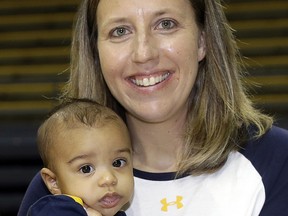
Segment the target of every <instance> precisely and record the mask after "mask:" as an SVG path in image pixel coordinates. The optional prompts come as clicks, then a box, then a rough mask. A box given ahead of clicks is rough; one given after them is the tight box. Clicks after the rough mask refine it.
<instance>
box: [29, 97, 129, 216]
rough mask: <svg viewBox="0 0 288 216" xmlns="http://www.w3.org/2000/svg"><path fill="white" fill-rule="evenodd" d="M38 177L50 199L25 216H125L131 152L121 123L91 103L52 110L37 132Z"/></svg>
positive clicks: (80, 102)
mask: <svg viewBox="0 0 288 216" xmlns="http://www.w3.org/2000/svg"><path fill="white" fill-rule="evenodd" d="M37 143H38V148H39V153H40V156H41V158H42V160H43V163H44V168H42V170H41V176H42V179H43V181H44V183H45V184H46V186H47V188H48V189H49V191H50V192H51V193H52V195H48V196H45V197H43V198H41V199H40V200H38V201H37V202H36V203H35V204H34V205H32V206H31V208H30V209H29V212H28V215H29V216H34V215H37V216H41V215H42V216H44V215H45V216H46V215H53V216H57V215H61V216H64V215H69V216H74V215H75V216H76V215H78V216H79V215H88V216H96V215H97V216H98V215H103V216H114V215H126V214H125V213H124V212H122V211H120V210H121V209H122V207H123V206H125V205H126V204H128V203H129V200H130V199H131V197H132V194H133V187H134V181H133V172H132V171H133V168H132V149H131V143H130V137H129V133H128V130H127V128H126V125H125V123H124V122H123V121H122V119H121V118H120V117H119V116H117V114H116V113H114V112H113V111H112V110H110V109H109V108H107V107H104V106H101V105H99V104H97V103H96V102H93V101H90V100H80V99H79V100H69V101H67V102H65V103H63V104H62V105H60V106H58V107H56V109H55V110H54V111H53V112H52V114H51V115H50V117H49V118H48V119H47V120H46V121H44V123H43V124H42V125H41V126H40V128H39V130H38V140H37Z"/></svg>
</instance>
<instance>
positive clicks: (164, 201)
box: [161, 196, 183, 212]
mask: <svg viewBox="0 0 288 216" xmlns="http://www.w3.org/2000/svg"><path fill="white" fill-rule="evenodd" d="M182 199H183V197H182V196H176V201H172V202H167V199H166V198H164V199H162V200H161V204H162V205H163V206H162V208H161V211H164V212H167V211H168V207H169V206H176V207H177V209H180V208H182V207H183V204H182V202H181V201H182Z"/></svg>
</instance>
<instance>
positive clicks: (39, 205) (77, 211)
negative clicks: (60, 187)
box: [27, 195, 87, 216]
mask: <svg viewBox="0 0 288 216" xmlns="http://www.w3.org/2000/svg"><path fill="white" fill-rule="evenodd" d="M27 216H87V213H86V211H85V210H84V208H83V206H82V205H80V204H79V203H77V202H75V201H74V200H73V199H72V198H71V197H69V196H65V195H47V196H44V197H42V198H41V199H39V200H38V201H37V202H36V203H34V204H33V205H32V206H31V207H30V209H29V211H28V214H27Z"/></svg>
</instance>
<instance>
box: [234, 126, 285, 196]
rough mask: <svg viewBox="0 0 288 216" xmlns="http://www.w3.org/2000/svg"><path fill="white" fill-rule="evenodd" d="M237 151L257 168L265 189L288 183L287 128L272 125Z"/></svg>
mask: <svg viewBox="0 0 288 216" xmlns="http://www.w3.org/2000/svg"><path fill="white" fill-rule="evenodd" d="M239 152H240V153H241V154H242V155H243V156H245V157H246V158H247V159H248V160H249V161H250V162H251V164H252V165H253V166H254V168H255V170H257V172H258V173H259V175H260V176H261V177H262V181H263V183H264V185H265V188H266V189H268V188H270V189H271V188H275V185H276V184H279V183H280V184H282V186H283V185H286V184H288V181H287V176H288V130H286V129H283V128H279V127H276V126H272V127H271V128H270V129H269V130H268V131H267V132H266V133H265V134H264V135H263V136H261V137H260V138H258V139H253V138H251V139H250V140H249V141H248V142H247V143H246V145H245V146H244V147H243V148H242V149H241V150H240V151H239ZM277 182H278V183H277ZM281 182H282V183H281ZM279 186H280V185H279ZM287 196H288V194H287Z"/></svg>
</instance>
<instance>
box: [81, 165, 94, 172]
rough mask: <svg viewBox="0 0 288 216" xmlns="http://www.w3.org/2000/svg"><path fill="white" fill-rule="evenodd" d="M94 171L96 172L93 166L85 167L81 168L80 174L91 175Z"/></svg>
mask: <svg viewBox="0 0 288 216" xmlns="http://www.w3.org/2000/svg"><path fill="white" fill-rule="evenodd" d="M93 171H94V168H93V167H92V166H91V165H85V166H82V167H81V168H80V172H81V173H84V174H87V173H91V172H93Z"/></svg>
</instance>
